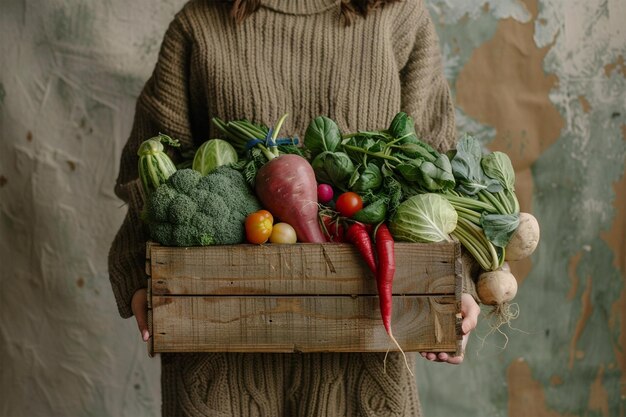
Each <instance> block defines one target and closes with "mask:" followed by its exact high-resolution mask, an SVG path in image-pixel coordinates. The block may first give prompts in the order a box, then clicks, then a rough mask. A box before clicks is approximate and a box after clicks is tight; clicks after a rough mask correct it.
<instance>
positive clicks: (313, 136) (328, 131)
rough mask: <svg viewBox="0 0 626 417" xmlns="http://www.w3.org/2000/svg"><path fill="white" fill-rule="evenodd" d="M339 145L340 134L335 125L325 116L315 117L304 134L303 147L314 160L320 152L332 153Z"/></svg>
mask: <svg viewBox="0 0 626 417" xmlns="http://www.w3.org/2000/svg"><path fill="white" fill-rule="evenodd" d="M340 144H341V132H340V131H339V127H338V126H337V123H335V122H334V121H333V120H331V119H329V118H328V117H326V116H319V117H316V118H315V119H313V120H312V121H311V123H309V126H308V127H307V129H306V132H305V133H304V146H305V147H306V148H307V149H308V150H309V151H310V152H311V158H315V157H316V156H317V155H319V154H320V153H322V152H325V151H326V152H334V151H335V150H336V149H337V147H338V146H339V145H340Z"/></svg>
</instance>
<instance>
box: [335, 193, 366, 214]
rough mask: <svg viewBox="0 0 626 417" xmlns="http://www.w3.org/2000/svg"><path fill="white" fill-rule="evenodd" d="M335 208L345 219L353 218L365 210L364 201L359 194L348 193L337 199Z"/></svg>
mask: <svg viewBox="0 0 626 417" xmlns="http://www.w3.org/2000/svg"><path fill="white" fill-rule="evenodd" d="M335 208H336V209H337V211H338V212H339V214H341V215H342V216H344V217H352V216H354V214H355V213H356V212H357V211H359V210H361V209H362V208H363V200H361V197H360V196H359V195H358V194H357V193H353V192H352V191H348V192H346V193H343V194H341V195H340V196H339V197H337V202H336V203H335Z"/></svg>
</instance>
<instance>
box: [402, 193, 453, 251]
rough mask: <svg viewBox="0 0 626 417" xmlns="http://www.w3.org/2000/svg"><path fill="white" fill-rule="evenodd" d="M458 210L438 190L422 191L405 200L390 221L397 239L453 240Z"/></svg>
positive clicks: (407, 240)
mask: <svg viewBox="0 0 626 417" xmlns="http://www.w3.org/2000/svg"><path fill="white" fill-rule="evenodd" d="M457 217H458V215H457V213H456V210H455V209H454V207H452V204H450V202H448V200H446V199H445V198H444V197H442V196H440V195H438V194H432V193H431V194H418V195H415V196H413V197H410V198H408V199H406V200H405V201H404V202H402V203H401V204H400V205H399V206H398V209H397V210H396V213H395V214H394V216H393V218H392V219H391V223H390V230H391V233H392V234H393V237H394V239H396V240H398V241H405V242H442V241H447V242H452V238H451V237H450V236H449V235H450V233H452V232H453V231H454V229H456V222H457Z"/></svg>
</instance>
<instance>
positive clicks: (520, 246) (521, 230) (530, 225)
mask: <svg viewBox="0 0 626 417" xmlns="http://www.w3.org/2000/svg"><path fill="white" fill-rule="evenodd" d="M539 234H540V232H539V223H538V222H537V219H536V218H535V216H533V215H532V214H530V213H523V212H522V213H520V214H519V226H518V227H517V230H515V233H513V236H511V240H510V241H509V243H508V244H507V246H506V249H505V251H504V253H505V259H506V260H507V261H519V260H521V259H524V258H527V257H529V256H530V255H531V254H532V253H533V252H534V251H535V248H536V247H537V244H538V243H539Z"/></svg>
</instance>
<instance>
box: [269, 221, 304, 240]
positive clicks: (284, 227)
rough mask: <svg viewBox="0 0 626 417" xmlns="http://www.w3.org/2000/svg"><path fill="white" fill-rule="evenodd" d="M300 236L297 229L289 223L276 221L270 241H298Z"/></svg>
mask: <svg viewBox="0 0 626 417" xmlns="http://www.w3.org/2000/svg"><path fill="white" fill-rule="evenodd" d="M297 241H298V238H297V236H296V230H295V229H294V228H293V227H291V225H290V224H288V223H276V224H275V225H274V228H273V229H272V234H271V236H270V242H272V243H296V242H297Z"/></svg>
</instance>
